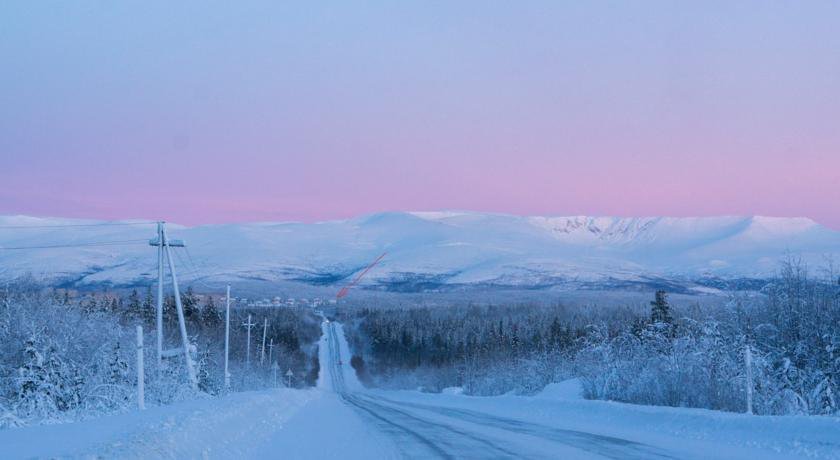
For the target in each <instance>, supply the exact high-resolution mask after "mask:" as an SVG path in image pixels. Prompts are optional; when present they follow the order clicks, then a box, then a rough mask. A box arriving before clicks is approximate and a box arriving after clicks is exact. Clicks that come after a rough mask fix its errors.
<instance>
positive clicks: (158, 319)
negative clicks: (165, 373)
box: [155, 222, 163, 369]
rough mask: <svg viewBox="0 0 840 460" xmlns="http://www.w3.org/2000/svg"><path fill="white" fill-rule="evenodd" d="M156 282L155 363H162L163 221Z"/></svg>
mask: <svg viewBox="0 0 840 460" xmlns="http://www.w3.org/2000/svg"><path fill="white" fill-rule="evenodd" d="M157 234H158V236H157V247H158V251H157V253H158V254H157V256H158V283H157V303H156V304H155V331H156V333H157V365H158V369H160V366H161V364H162V363H163V222H158V224H157Z"/></svg>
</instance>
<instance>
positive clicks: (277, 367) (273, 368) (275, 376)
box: [271, 363, 280, 387]
mask: <svg viewBox="0 0 840 460" xmlns="http://www.w3.org/2000/svg"><path fill="white" fill-rule="evenodd" d="M278 369H280V366H278V365H277V363H274V364H272V365H271V371H272V373H273V374H274V378H273V381H274V386H275V387H276V386H277V370H278Z"/></svg>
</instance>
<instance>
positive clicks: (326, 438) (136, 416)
mask: <svg viewBox="0 0 840 460" xmlns="http://www.w3.org/2000/svg"><path fill="white" fill-rule="evenodd" d="M322 330H323V332H324V334H323V337H322V339H321V343H320V345H321V347H320V353H321V374H320V376H319V381H318V386H317V388H314V389H310V390H288V389H277V390H268V391H259V392H246V393H238V394H231V395H228V396H224V397H219V398H207V399H202V400H196V401H190V402H184V403H179V404H174V405H172V406H165V407H154V408H150V409H148V410H146V411H143V412H139V411H138V412H132V413H126V414H121V415H115V416H110V417H103V418H100V419H96V420H89V421H85V422H79V423H72V424H64V425H48V426H33V427H26V428H17V429H8V430H4V431H0V457H2V458H4V459H6V458H8V459H14V458H33V457H35V458H62V457H75V458H78V457H81V458H89V457H102V458H316V459H320V458H359V459H362V458H364V459H373V458H400V457H409V458H435V457H441V458H622V459H623V458H696V459H706V458H732V459H735V458H749V459H775V458H827V459H838V458H840V419H838V418H834V417H759V416H747V415H741V414H731V413H721V412H714V411H707V410H698V409H679V408H664V407H645V406H635V405H629V404H620V403H611V402H603V401H586V400H583V399H581V398H580V396H579V394H580V392H579V386H578V385H577V382H575V381H567V382H563V383H561V384H554V385H551V386H549V387H548V388H546V389H545V390H544V391H543V392H542V393H540V394H538V395H536V396H531V397H523V396H513V395H505V396H499V397H469V396H463V395H460V394H458V391H457V389H450V390H448V391H446V392H444V394H425V393H420V392H413V391H399V392H393V391H371V390H364V389H363V388H362V387H361V385H360V384H359V382H358V380H357V379H356V377H355V374H354V372H353V371H352V369H351V368H350V366H349V365H348V363H349V358H350V356H349V351H348V349H347V342H346V340H345V338H344V335H343V331H342V329H341V326H340V325H337V324H335V323H326V322H325V323H324V324H323V327H322Z"/></svg>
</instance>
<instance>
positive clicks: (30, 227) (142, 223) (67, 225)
mask: <svg viewBox="0 0 840 460" xmlns="http://www.w3.org/2000/svg"><path fill="white" fill-rule="evenodd" d="M156 223H157V222H152V221H148V222H100V223H97V224H56V225H0V230H2V229H17V230H28V229H45V228H74V227H112V226H125V225H154V224H156Z"/></svg>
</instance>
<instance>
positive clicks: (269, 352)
mask: <svg viewBox="0 0 840 460" xmlns="http://www.w3.org/2000/svg"><path fill="white" fill-rule="evenodd" d="M273 351H274V337H272V338H271V341H270V342H269V344H268V362H269V363H272V362H274V361H272V360H271V354H272V352H273Z"/></svg>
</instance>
